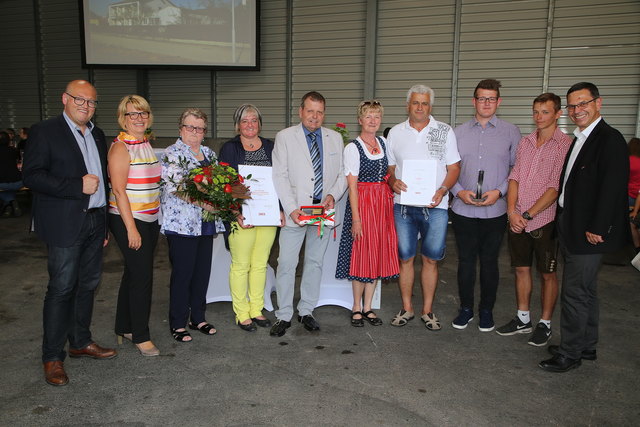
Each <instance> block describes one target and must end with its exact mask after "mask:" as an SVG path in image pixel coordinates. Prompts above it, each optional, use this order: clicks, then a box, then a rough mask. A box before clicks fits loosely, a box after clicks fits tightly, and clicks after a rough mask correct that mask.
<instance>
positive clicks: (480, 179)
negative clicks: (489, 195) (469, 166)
mask: <svg viewBox="0 0 640 427" xmlns="http://www.w3.org/2000/svg"><path fill="white" fill-rule="evenodd" d="M483 181H484V171H483V170H479V171H478V184H477V186H476V197H474V198H472V199H471V200H473V201H474V202H484V201H485V199H486V197H485V198H483V197H482V182H483Z"/></svg>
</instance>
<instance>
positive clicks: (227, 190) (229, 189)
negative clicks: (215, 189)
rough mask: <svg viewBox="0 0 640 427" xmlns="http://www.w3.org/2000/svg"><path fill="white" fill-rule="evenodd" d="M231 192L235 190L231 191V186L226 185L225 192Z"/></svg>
mask: <svg viewBox="0 0 640 427" xmlns="http://www.w3.org/2000/svg"><path fill="white" fill-rule="evenodd" d="M231 191H233V190H231V184H225V185H224V192H225V193H231Z"/></svg>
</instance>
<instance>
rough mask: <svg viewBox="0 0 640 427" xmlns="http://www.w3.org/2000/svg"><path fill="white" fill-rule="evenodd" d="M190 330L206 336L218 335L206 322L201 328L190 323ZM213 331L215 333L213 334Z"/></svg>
mask: <svg viewBox="0 0 640 427" xmlns="http://www.w3.org/2000/svg"><path fill="white" fill-rule="evenodd" d="M189 329H193V330H198V331H200V332H202V333H203V334H205V335H215V334H217V333H218V331H216V328H215V327H214V326H213V325H211V324H209V323H207V322H204V325H202V326H200V327H199V328H198V325H194V324H193V322H189ZM211 331H213V333H211Z"/></svg>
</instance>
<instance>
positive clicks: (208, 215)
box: [176, 162, 251, 222]
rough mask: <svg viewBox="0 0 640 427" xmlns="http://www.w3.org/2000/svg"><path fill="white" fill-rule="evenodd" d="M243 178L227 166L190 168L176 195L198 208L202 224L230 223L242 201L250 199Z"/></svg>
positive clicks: (212, 165)
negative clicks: (198, 206) (207, 222)
mask: <svg viewBox="0 0 640 427" xmlns="http://www.w3.org/2000/svg"><path fill="white" fill-rule="evenodd" d="M245 178H246V179H250V178H251V175H248V176H247V177H243V176H242V175H240V174H238V172H236V170H235V169H234V168H232V167H231V166H229V164H228V163H225V162H220V163H214V164H211V165H209V166H204V167H198V168H193V169H190V170H189V173H188V174H187V176H185V178H184V179H183V181H182V182H181V183H180V185H179V186H178V190H177V192H176V193H177V194H178V195H179V196H182V197H184V198H187V199H188V200H190V201H192V202H194V201H195V202H199V204H200V206H202V208H203V211H202V219H203V220H204V221H214V220H216V219H220V220H222V221H227V222H233V221H235V220H236V214H237V212H238V211H239V210H240V207H241V206H242V203H244V200H245V199H249V198H251V196H250V194H249V188H248V187H247V186H245V185H244V180H245Z"/></svg>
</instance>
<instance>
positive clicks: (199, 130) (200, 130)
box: [182, 125, 207, 134]
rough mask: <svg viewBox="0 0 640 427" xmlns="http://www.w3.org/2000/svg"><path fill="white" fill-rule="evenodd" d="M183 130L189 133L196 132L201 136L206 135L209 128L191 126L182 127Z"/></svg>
mask: <svg viewBox="0 0 640 427" xmlns="http://www.w3.org/2000/svg"><path fill="white" fill-rule="evenodd" d="M182 128H183V129H184V130H186V131H187V132H195V133H200V134H202V133H205V132H206V131H207V128H201V127H198V126H191V125H182Z"/></svg>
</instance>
